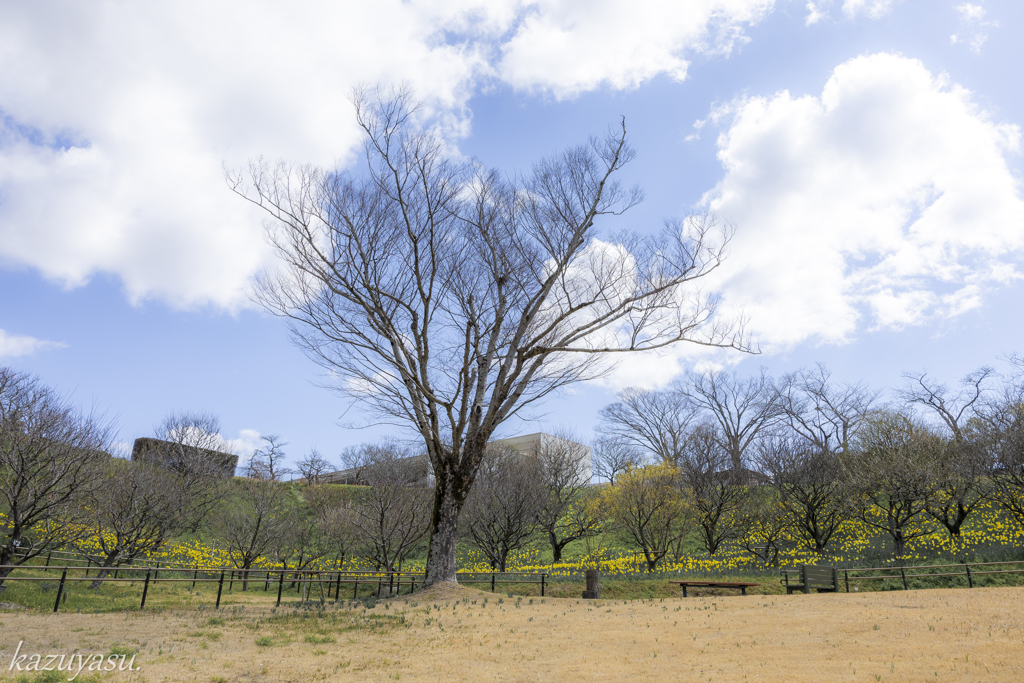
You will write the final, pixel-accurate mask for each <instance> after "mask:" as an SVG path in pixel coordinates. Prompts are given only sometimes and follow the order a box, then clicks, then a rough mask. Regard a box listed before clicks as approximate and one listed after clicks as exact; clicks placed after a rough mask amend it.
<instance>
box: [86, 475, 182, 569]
mask: <svg viewBox="0 0 1024 683" xmlns="http://www.w3.org/2000/svg"><path fill="white" fill-rule="evenodd" d="M99 477H100V482H101V483H100V485H99V487H98V488H96V489H95V491H94V492H93V495H92V496H91V497H90V499H89V503H88V505H87V506H86V509H87V511H88V515H89V529H90V532H91V538H93V539H95V540H96V541H97V542H98V543H99V546H100V551H101V552H102V553H103V556H104V557H103V562H102V565H101V568H100V570H99V571H98V572H97V573H96V579H97V580H96V581H94V582H93V583H91V584H90V585H89V588H99V587H100V586H101V585H102V581H100V579H103V578H104V577H106V576H107V574H108V573H109V572H110V570H111V569H112V568H114V567H118V566H120V565H122V564H125V563H130V562H131V561H132V560H134V559H135V558H136V557H139V556H140V555H148V554H149V553H152V552H154V551H156V550H158V549H159V548H160V547H162V546H163V544H164V543H165V542H166V541H167V539H168V538H170V537H171V536H174V535H176V534H178V533H181V532H183V531H185V530H186V529H187V528H188V525H189V522H190V521H191V520H192V519H194V516H193V514H192V512H191V510H190V509H189V508H190V505H191V503H192V500H191V496H190V493H191V492H190V491H189V490H188V488H187V487H186V486H185V484H186V480H185V478H184V477H183V476H182V475H181V474H179V473H177V472H175V471H172V470H169V469H167V468H163V467H159V466H156V465H153V464H150V463H147V462H138V461H137V462H130V461H125V460H120V459H117V458H113V459H111V460H110V462H109V463H107V464H106V467H104V468H103V471H102V472H101V473H99Z"/></svg>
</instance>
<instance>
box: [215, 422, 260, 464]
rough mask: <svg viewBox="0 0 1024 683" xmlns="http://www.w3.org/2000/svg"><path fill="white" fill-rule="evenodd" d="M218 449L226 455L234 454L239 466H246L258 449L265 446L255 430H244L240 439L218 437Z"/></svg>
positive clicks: (241, 431)
mask: <svg viewBox="0 0 1024 683" xmlns="http://www.w3.org/2000/svg"><path fill="white" fill-rule="evenodd" d="M217 442H218V447H217V449H218V450H220V451H223V452H225V453H234V454H235V455H237V456H238V464H239V465H244V464H245V463H247V462H249V460H250V459H251V458H252V454H253V453H255V452H256V449H257V448H260V447H261V446H262V445H263V442H262V440H261V435H260V433H259V432H258V431H256V430H255V429H242V430H240V431H239V432H238V437H237V438H234V439H226V438H224V436H223V435H221V434H218V435H217Z"/></svg>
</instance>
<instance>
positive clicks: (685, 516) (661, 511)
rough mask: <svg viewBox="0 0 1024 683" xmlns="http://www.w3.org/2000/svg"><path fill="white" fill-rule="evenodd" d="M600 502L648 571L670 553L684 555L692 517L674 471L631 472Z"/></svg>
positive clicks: (657, 467)
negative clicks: (639, 555) (633, 546)
mask: <svg viewBox="0 0 1024 683" xmlns="http://www.w3.org/2000/svg"><path fill="white" fill-rule="evenodd" d="M601 499H602V506H603V508H604V510H605V511H606V513H607V514H608V516H609V517H610V518H611V519H612V520H613V522H614V524H615V526H616V527H618V529H619V530H621V532H622V533H624V534H625V535H626V536H627V537H628V538H629V540H630V541H631V542H632V543H633V544H634V545H635V546H636V547H637V548H639V549H640V551H641V552H642V553H643V554H644V560H645V561H646V563H647V571H649V572H653V571H654V570H655V569H656V568H657V566H658V563H659V562H661V560H662V559H663V558H664V557H665V556H666V555H668V554H670V553H672V554H674V555H677V556H678V555H681V545H682V542H683V540H684V539H685V538H686V536H687V534H688V533H689V531H690V529H691V523H690V522H691V517H690V507H689V505H688V501H687V498H686V496H685V495H684V494H683V493H682V492H681V491H680V487H679V471H678V470H677V469H676V468H675V467H673V466H671V465H667V464H664V463H660V464H657V465H648V466H646V467H636V468H632V469H630V470H628V471H627V472H625V473H624V474H623V475H622V476H620V477H619V482H618V484H616V485H615V486H609V487H608V488H607V489H605V490H604V491H603V492H602V494H601Z"/></svg>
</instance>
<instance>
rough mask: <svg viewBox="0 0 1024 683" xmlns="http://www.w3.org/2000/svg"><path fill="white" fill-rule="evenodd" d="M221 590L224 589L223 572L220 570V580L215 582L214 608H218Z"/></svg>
mask: <svg viewBox="0 0 1024 683" xmlns="http://www.w3.org/2000/svg"><path fill="white" fill-rule="evenodd" d="M223 590H224V572H223V571H222V572H221V573H220V582H219V583H218V584H217V607H216V609H220V594H221V591H223Z"/></svg>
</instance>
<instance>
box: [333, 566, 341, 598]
mask: <svg viewBox="0 0 1024 683" xmlns="http://www.w3.org/2000/svg"><path fill="white" fill-rule="evenodd" d="M340 597H341V572H338V583H337V585H336V586H335V587H334V601H335V602H337V601H338V598H340Z"/></svg>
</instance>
